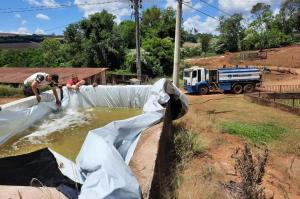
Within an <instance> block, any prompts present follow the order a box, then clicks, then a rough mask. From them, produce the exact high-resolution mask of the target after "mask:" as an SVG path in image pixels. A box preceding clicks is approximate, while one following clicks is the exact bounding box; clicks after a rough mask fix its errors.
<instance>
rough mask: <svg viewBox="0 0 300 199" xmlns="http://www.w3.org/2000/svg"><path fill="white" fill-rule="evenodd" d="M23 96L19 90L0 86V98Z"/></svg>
mask: <svg viewBox="0 0 300 199" xmlns="http://www.w3.org/2000/svg"><path fill="white" fill-rule="evenodd" d="M17 96H23V91H22V89H21V88H14V87H11V86H6V85H0V97H17Z"/></svg>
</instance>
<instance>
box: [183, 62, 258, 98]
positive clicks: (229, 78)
mask: <svg viewBox="0 0 300 199" xmlns="http://www.w3.org/2000/svg"><path fill="white" fill-rule="evenodd" d="M183 80H184V88H185V89H186V90H187V92H188V93H190V94H202V95H205V94H207V93H209V92H224V91H231V92H233V93H235V94H241V93H243V92H245V93H251V92H253V91H254V89H255V88H256V87H258V86H260V84H261V73H260V70H259V69H257V68H254V67H238V66H236V67H230V68H219V69H205V68H202V67H198V66H193V67H191V68H187V69H184V71H183Z"/></svg>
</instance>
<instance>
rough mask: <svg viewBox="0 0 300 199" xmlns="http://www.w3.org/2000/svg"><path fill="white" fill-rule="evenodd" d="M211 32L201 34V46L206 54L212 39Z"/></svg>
mask: <svg viewBox="0 0 300 199" xmlns="http://www.w3.org/2000/svg"><path fill="white" fill-rule="evenodd" d="M212 37H213V36H212V35H211V34H201V35H200V41H201V48H202V51H203V52H204V53H205V54H206V53H207V51H208V49H209V42H210V40H211V39H212Z"/></svg>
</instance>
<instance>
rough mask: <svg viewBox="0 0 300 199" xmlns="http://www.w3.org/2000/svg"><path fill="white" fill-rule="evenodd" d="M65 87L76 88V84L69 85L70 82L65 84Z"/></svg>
mask: <svg viewBox="0 0 300 199" xmlns="http://www.w3.org/2000/svg"><path fill="white" fill-rule="evenodd" d="M67 88H68V89H74V90H75V89H76V85H71V84H69V83H68V84H67Z"/></svg>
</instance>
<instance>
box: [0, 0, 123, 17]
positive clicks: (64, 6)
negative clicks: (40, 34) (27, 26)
mask: <svg viewBox="0 0 300 199" xmlns="http://www.w3.org/2000/svg"><path fill="white" fill-rule="evenodd" d="M116 2H121V1H120V0H114V1H106V2H97V3H81V4H73V5H69V4H59V6H52V7H51V6H50V7H49V6H36V7H29V8H24V9H21V8H20V9H19V8H17V9H19V10H10V9H11V8H7V9H8V11H2V12H0V14H8V13H21V12H31V11H39V10H51V9H60V8H70V7H77V6H90V5H102V4H109V3H116ZM2 10H4V8H2Z"/></svg>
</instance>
